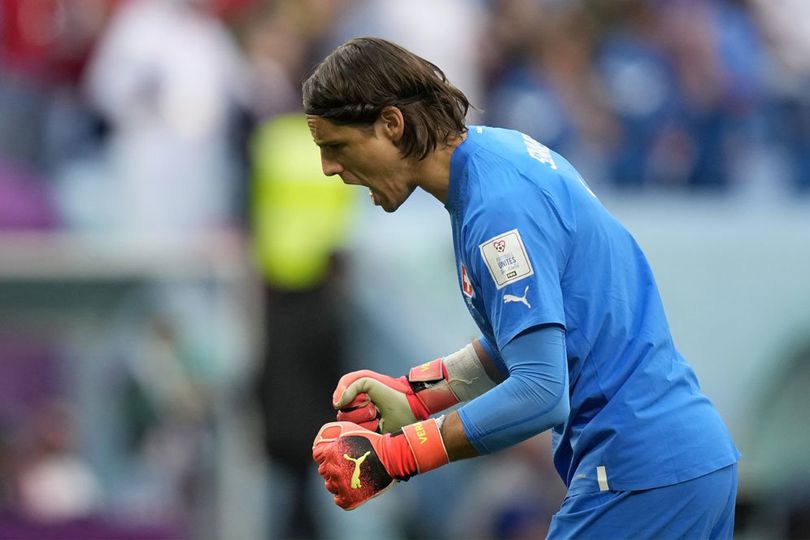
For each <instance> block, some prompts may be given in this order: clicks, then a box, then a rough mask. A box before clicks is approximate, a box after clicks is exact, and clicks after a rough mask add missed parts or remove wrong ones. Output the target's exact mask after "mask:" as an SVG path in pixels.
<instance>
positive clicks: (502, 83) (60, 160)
mask: <svg viewBox="0 0 810 540" xmlns="http://www.w3.org/2000/svg"><path fill="white" fill-rule="evenodd" d="M389 4H390V3H385V2H381V1H373V0H305V1H300V2H296V1H290V0H138V1H135V0H130V1H126V0H76V1H67V0H36V1H34V0H3V1H2V2H0V27H1V30H2V31H1V32H0V119H2V122H1V123H0V195H2V196H0V205H1V206H0V226H2V227H3V228H30V227H68V228H74V227H79V228H87V227H90V228H102V229H103V230H107V229H109V228H110V227H114V228H117V229H120V230H121V231H136V232H143V231H149V230H153V231H157V230H165V229H170V230H177V231H183V230H194V229H195V228H197V227H203V228H206V227H210V226H215V227H218V226H230V225H237V226H238V225H239V224H244V223H245V222H246V219H245V215H246V209H247V208H248V201H249V197H250V193H249V189H248V183H247V172H248V171H249V169H250V158H249V155H248V153H247V152H246V151H245V148H246V144H245V143H246V140H247V139H248V138H249V136H250V134H251V132H252V131H253V130H254V129H255V127H256V126H257V125H259V124H261V123H262V122H264V121H266V120H267V119H268V118H271V117H272V116H274V115H277V114H279V113H286V112H297V111H298V110H299V109H300V99H299V95H298V94H299V86H300V82H301V80H302V78H303V77H305V75H306V74H307V72H308V71H309V70H310V69H311V68H312V66H313V65H314V63H315V62H316V61H317V60H318V59H319V58H322V56H323V55H324V54H325V53H327V52H328V51H329V50H331V48H332V47H333V46H334V45H336V44H337V43H339V42H341V41H343V40H344V39H346V38H348V37H351V36H352V35H360V34H377V35H383V36H387V37H389V38H391V39H393V40H395V41H400V42H402V43H403V44H405V45H406V46H410V47H412V48H414V49H416V50H417V52H419V53H421V54H423V55H424V56H427V57H429V59H431V60H433V61H435V62H436V63H437V64H439V65H440V66H442V67H443V68H445V69H446V71H447V72H448V74H449V75H450V78H451V80H453V81H454V82H455V83H456V84H457V85H458V86H459V87H461V89H462V90H464V91H465V92H467V93H468V94H469V95H470V96H471V97H472V100H473V102H474V104H475V105H476V106H477V108H478V110H477V111H475V112H474V113H473V115H472V116H471V120H472V121H475V122H481V123H488V124H491V125H498V126H505V127H512V128H517V129H520V130H522V131H524V132H527V133H528V134H530V135H532V136H533V137H535V138H536V139H538V140H540V141H542V142H544V143H545V144H547V145H548V146H550V147H551V148H553V149H556V150H558V151H560V152H561V153H563V154H564V155H566V156H568V157H569V158H570V159H571V160H572V161H573V162H574V164H575V165H577V166H578V167H579V168H580V169H581V170H583V171H584V174H585V176H586V177H587V178H589V179H590V181H591V183H592V184H594V185H595V186H596V187H597V188H599V189H601V190H603V191H609V190H614V189H615V190H620V189H621V190H636V191H638V190H642V191H644V190H646V191H656V190H658V191H661V190H664V191H712V192H720V193H734V192H739V191H746V190H747V189H748V188H749V187H750V186H751V185H752V184H753V185H758V186H760V187H761V186H763V185H764V186H765V187H764V189H765V190H771V191H773V192H777V193H782V194H785V195H787V196H792V195H794V194H799V193H807V191H808V187H810V104H808V101H809V100H810V97H808V96H810V60H808V58H810V43H808V38H807V34H806V32H804V31H803V28H802V21H804V20H807V16H808V13H807V11H808V7H807V4H806V2H802V1H801V0H780V1H778V2H772V1H766V0H666V1H665V0H621V1H614V0H580V1H564V2H563V1H556V0H488V1H485V0H478V1H467V2H460V1H453V0H448V1H447V2H441V3H438V4H437V3H435V2H433V3H431V2H409V3H407V5H406V6H392V5H389ZM761 191H763V190H762V189H760V191H758V193H759V192H761Z"/></svg>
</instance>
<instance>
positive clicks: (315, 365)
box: [252, 113, 356, 538]
mask: <svg viewBox="0 0 810 540" xmlns="http://www.w3.org/2000/svg"><path fill="white" fill-rule="evenodd" d="M252 157H253V164H254V177H253V187H254V190H253V223H254V227H255V230H254V233H255V250H256V257H257V260H258V262H259V265H260V269H261V274H262V276H263V278H264V282H265V316H266V323H265V339H266V343H267V345H266V350H265V356H264V358H263V361H262V365H261V371H260V374H259V379H258V381H257V382H258V394H259V403H260V408H261V412H262V418H263V422H264V428H265V441H266V448H267V453H268V456H269V458H270V467H271V469H270V474H271V477H270V482H271V490H272V492H273V493H274V494H275V497H276V500H279V501H283V502H279V503H278V504H276V505H274V506H275V510H276V511H275V512H272V513H271V515H273V517H275V518H277V522H276V523H271V532H272V534H271V536H272V537H276V538H313V537H315V536H316V533H317V532H318V531H317V522H316V515H314V513H313V508H314V506H315V504H314V502H313V501H312V500H311V499H310V496H309V493H310V490H309V488H310V478H311V477H312V475H311V473H312V469H313V467H312V458H311V456H310V452H309V451H308V449H309V448H310V447H311V446H312V441H313V438H314V434H315V433H317V432H318V429H319V428H320V426H321V425H322V424H323V423H324V422H325V421H328V420H330V419H331V418H332V417H333V415H334V411H333V410H332V407H331V395H332V391H333V390H334V386H335V384H336V383H337V380H338V378H339V377H340V375H341V374H342V373H343V372H344V371H345V370H346V362H345V359H344V344H343V341H342V335H343V331H342V326H341V323H340V320H341V312H342V311H341V308H340V304H341V301H340V298H339V286H340V281H339V280H340V275H339V274H340V269H341V265H340V257H341V254H340V251H341V248H342V245H343V243H344V241H345V239H346V235H347V233H348V226H349V223H350V218H351V211H352V209H353V206H354V205H353V202H354V200H355V198H354V197H355V195H356V192H355V191H354V190H352V189H351V188H350V187H348V186H345V185H343V184H342V183H341V182H339V181H337V180H336V179H333V178H326V177H325V176H324V175H323V173H322V172H321V168H320V160H319V158H318V152H317V149H316V148H315V146H314V145H312V137H311V135H310V133H309V129H308V128H307V124H306V121H305V119H304V116H303V114H300V113H299V114H295V115H284V116H278V117H275V118H273V119H270V120H268V121H267V122H265V123H264V124H262V125H261V126H260V128H259V129H258V130H257V131H256V133H255V135H254V138H253V144H252ZM279 472H280V473H281V474H279ZM284 475H287V476H288V477H289V478H290V481H289V482H288V483H287V484H286V485H284V484H281V483H280V482H279V480H280V479H281V478H282V477H283V476H284ZM282 486H283V487H282ZM280 488H281V489H283V495H282V494H281V493H280ZM282 508H289V510H288V511H287V512H284V511H279V510H281V509H282Z"/></svg>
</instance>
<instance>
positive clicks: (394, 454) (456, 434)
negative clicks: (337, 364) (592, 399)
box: [313, 326, 569, 510]
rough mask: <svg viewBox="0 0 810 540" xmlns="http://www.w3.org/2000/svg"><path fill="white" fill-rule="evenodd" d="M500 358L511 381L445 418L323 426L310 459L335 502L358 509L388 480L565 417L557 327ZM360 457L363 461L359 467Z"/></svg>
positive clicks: (508, 441)
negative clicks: (395, 425) (384, 428)
mask: <svg viewBox="0 0 810 540" xmlns="http://www.w3.org/2000/svg"><path fill="white" fill-rule="evenodd" d="M478 345H479V346H481V343H478ZM502 357H503V361H504V364H505V365H506V366H507V368H508V370H509V378H508V379H506V380H505V381H503V382H502V383H501V384H499V385H498V386H496V387H495V388H493V389H492V390H490V391H488V392H486V393H484V394H483V395H480V396H479V397H477V398H475V399H473V400H472V401H471V402H469V403H468V404H467V405H465V406H464V407H462V408H461V409H460V410H459V411H458V412H453V413H452V414H450V415H448V416H447V417H446V419H445V418H440V419H439V420H436V419H433V418H431V419H428V420H424V421H421V422H416V423H413V424H409V425H406V426H403V427H402V429H401V430H400V431H397V432H395V433H388V434H385V435H380V434H378V433H375V432H371V431H368V430H365V429H362V428H361V427H360V426H358V425H356V424H354V423H351V422H333V423H330V424H326V425H325V426H324V427H323V428H321V431H320V432H319V433H318V436H317V437H316V439H315V443H314V445H313V457H314V458H315V461H316V462H317V463H318V472H319V474H320V475H321V476H323V478H324V480H325V485H326V488H327V489H328V490H329V491H331V492H332V493H334V494H335V502H336V503H337V504H338V505H340V506H341V507H343V508H345V509H347V510H350V509H352V508H356V507H357V506H360V505H361V504H363V503H365V502H366V501H367V500H369V499H370V498H372V497H375V496H377V495H379V494H380V493H382V491H383V490H385V489H387V488H388V487H389V486H390V485H391V484H392V483H393V481H394V480H407V479H408V478H410V477H411V476H413V475H415V474H421V473H424V472H427V471H430V470H432V469H435V468H436V467H440V466H442V465H445V464H447V463H448V462H450V461H455V460H459V459H464V458H468V457H474V456H476V455H479V454H483V453H488V452H491V451H494V450H498V449H500V448H503V447H505V446H509V445H512V444H515V443H517V442H520V441H522V440H524V439H527V438H529V437H531V436H533V435H536V434H537V433H540V432H542V431H544V430H546V429H548V428H549V427H552V426H555V425H558V424H560V423H563V422H565V421H566V420H567V418H568V407H569V405H568V388H567V379H568V377H567V360H566V356H565V335H564V332H563V330H562V328H560V327H556V326H555V327H545V328H541V327H538V328H534V329H532V330H530V331H527V332H524V333H523V334H521V335H519V336H518V337H516V338H515V339H513V340H512V341H510V342H509V344H507V346H506V347H504V350H503V353H502ZM489 360H492V359H491V358H489ZM493 364H494V363H493ZM361 459H362V460H366V459H368V460H369V461H368V465H367V466H366V467H365V468H364V469H363V468H361V465H360V461H358V460H361ZM364 471H365V472H364ZM364 486H365V487H364Z"/></svg>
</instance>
